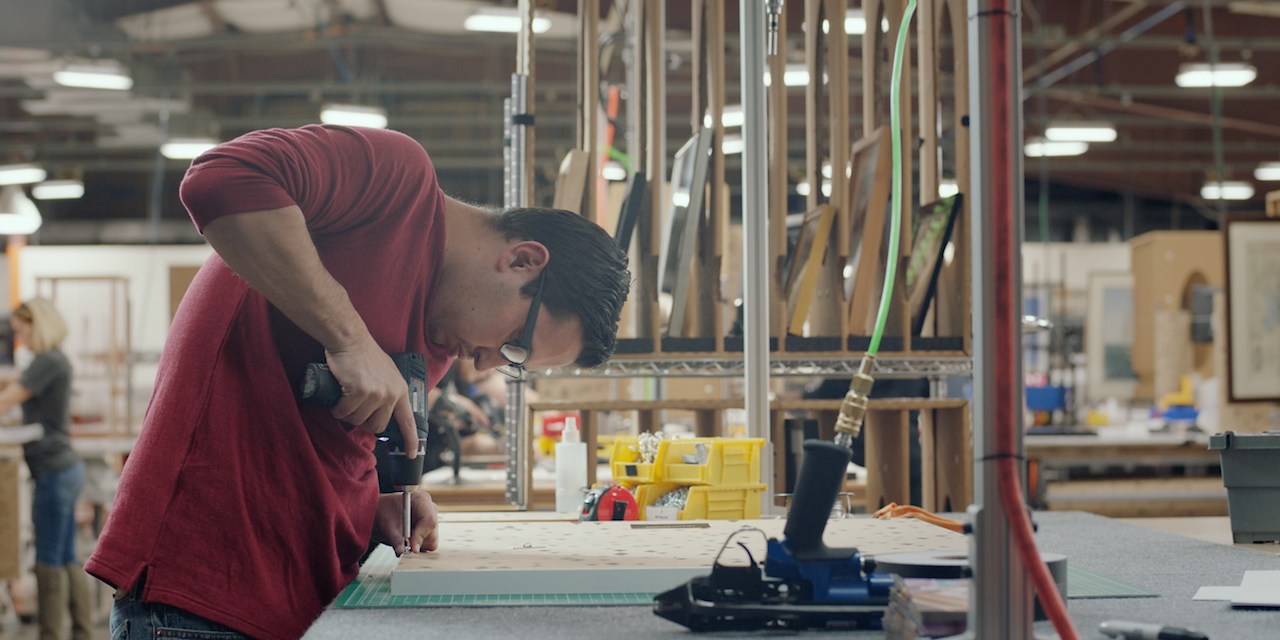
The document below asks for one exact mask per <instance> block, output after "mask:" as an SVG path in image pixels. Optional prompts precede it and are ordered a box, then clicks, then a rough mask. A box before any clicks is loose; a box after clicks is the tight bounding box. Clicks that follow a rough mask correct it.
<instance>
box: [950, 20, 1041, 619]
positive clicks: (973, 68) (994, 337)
mask: <svg viewBox="0 0 1280 640" xmlns="http://www.w3.org/2000/svg"><path fill="white" fill-rule="evenodd" d="M1014 7H1016V5H1014V4H1013V3H1010V2H1009V1H1008V0H969V3H968V17H969V42H970V44H971V46H972V51H971V52H970V56H969V123H970V127H971V137H970V139H971V140H973V141H974V143H975V144H973V145H972V146H971V147H970V155H969V162H970V167H971V168H972V172H973V179H972V181H971V191H972V192H973V193H972V194H971V195H972V201H971V202H972V206H971V209H970V210H971V211H973V212H974V215H973V216H970V224H971V229H972V233H971V236H970V237H972V238H973V255H974V256H976V257H977V258H976V261H977V264H975V268H974V270H973V282H972V284H973V328H974V330H973V334H974V335H973V354H974V358H973V369H974V375H973V390H974V393H973V425H974V452H975V455H974V474H973V475H974V495H975V497H976V499H977V500H978V503H977V504H975V505H974V506H972V507H970V515H971V518H972V521H973V524H974V535H973V537H972V539H971V542H970V545H971V550H970V562H971V565H972V567H973V572H974V581H973V590H972V592H971V596H970V598H969V628H968V631H967V632H966V635H967V636H970V637H973V638H983V640H1022V639H1025V638H1030V637H1032V631H1031V629H1032V622H1033V617H1032V606H1031V584H1030V580H1029V575H1028V573H1027V569H1026V567H1025V566H1024V564H1023V562H1022V561H1021V559H1020V558H1019V557H1018V555H1017V553H1015V550H1014V548H1013V541H1012V535H1011V533H1010V528H1009V524H1008V518H1007V517H1006V514H1005V513H1004V509H1003V507H1002V506H1001V501H1000V494H999V487H998V482H997V477H998V472H997V467H996V465H997V461H998V460H999V456H998V454H999V447H1000V443H999V442H998V441H997V437H996V434H997V433H998V430H999V427H1000V426H1001V423H1002V422H1003V423H1006V424H1004V425H1003V426H1005V427H1006V428H1011V429H1013V431H1014V433H1015V434H1017V435H1016V436H1015V437H1016V439H1017V443H1016V447H1015V452H1014V454H1015V455H1018V456H1020V455H1021V453H1022V450H1023V448H1022V439H1021V433H1022V428H1021V417H1022V411H1021V407H1022V365H1021V363H1022V358H1021V352H1020V350H1019V345H1020V344H1021V337H1022V330H1021V322H1020V319H1021V318H1020V317H1021V308H1020V307H1021V304H1022V290H1021V282H1022V261H1021V255H1020V253H1019V247H1020V242H1021V239H1022V227H1021V222H1022V208H1023V195H1022V191H1023V189H1022V152H1021V149H1022V144H1021V141H1022V135H1021V132H1022V122H1021V116H1020V106H1021V99H1020V97H1019V95H1018V94H1019V85H1020V84H1021V83H1020V82H1017V81H1016V79H1018V78H1021V77H1022V74H1021V43H1020V41H1019V40H1020V38H1019V25H1018V22H1017V20H1018V18H1017V15H1016V14H1015V13H1014ZM1009 421H1012V422H1014V424H1012V425H1009V424H1007V423H1008V422H1009ZM1006 455H1008V454H1006Z"/></svg>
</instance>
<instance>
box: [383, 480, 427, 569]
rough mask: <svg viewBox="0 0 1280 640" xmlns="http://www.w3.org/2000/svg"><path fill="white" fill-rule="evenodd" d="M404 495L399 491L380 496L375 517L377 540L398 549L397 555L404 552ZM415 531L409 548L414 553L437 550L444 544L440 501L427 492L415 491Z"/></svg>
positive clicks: (412, 518) (413, 504)
mask: <svg viewBox="0 0 1280 640" xmlns="http://www.w3.org/2000/svg"><path fill="white" fill-rule="evenodd" d="M403 500H404V498H403V497H402V496H401V494H399V493H384V494H382V495H380V496H378V512H377V513H376V514H374V519H373V541H374V542H380V543H382V544H385V545H387V546H389V547H391V548H392V549H394V550H395V552H396V555H397V556H400V555H402V554H404V552H405V548H404V502H403ZM411 504H412V509H413V514H412V517H411V521H412V522H413V532H412V533H411V534H410V536H409V538H410V544H409V548H410V550H412V551H413V552H414V553H417V552H419V551H435V550H436V547H438V546H439V545H440V539H439V536H438V532H437V529H436V526H437V525H438V524H439V522H438V520H437V518H438V516H437V511H436V503H435V502H434V501H432V500H431V496H430V495H428V494H427V492H425V491H415V492H413V501H412V503H411Z"/></svg>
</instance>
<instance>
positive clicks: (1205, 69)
mask: <svg viewBox="0 0 1280 640" xmlns="http://www.w3.org/2000/svg"><path fill="white" fill-rule="evenodd" d="M1257 77H1258V68H1257V67H1255V66H1253V65H1251V64H1245V63H1243V62H1219V63H1218V64H1217V65H1212V64H1205V63H1200V62H1188V63H1184V64H1183V65H1182V66H1181V67H1178V75H1177V77H1175V78H1174V82H1176V83H1177V84H1178V86H1179V87H1243V86H1244V85H1246V84H1249V83H1250V82H1253V81H1254V79H1255V78H1257Z"/></svg>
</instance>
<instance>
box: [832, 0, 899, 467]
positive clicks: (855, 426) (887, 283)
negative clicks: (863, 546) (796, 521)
mask: <svg viewBox="0 0 1280 640" xmlns="http://www.w3.org/2000/svg"><path fill="white" fill-rule="evenodd" d="M915 9H916V0H909V2H907V8H906V10H905V11H903V12H902V24H900V25H898V41H897V43H896V45H895V47H894V51H893V73H892V74H891V75H892V78H891V79H890V80H889V82H890V83H891V84H890V85H889V102H890V105H889V124H890V129H891V132H892V133H891V134H890V135H891V136H892V138H893V145H892V149H893V155H892V159H893V176H892V179H893V194H892V197H891V199H890V202H891V205H890V207H889V212H890V214H889V218H890V223H889V264H888V265H887V268H886V269H885V272H884V288H883V290H881V292H880V310H879V311H878V312H877V313H876V326H875V330H874V331H872V332H871V344H870V345H869V346H868V347H867V352H866V354H865V355H863V356H862V363H861V364H860V365H858V371H857V372H856V373H854V374H853V379H852V380H851V381H850V383H849V392H848V393H846V394H845V397H844V402H843V403H841V404H840V415H839V417H837V418H836V426H835V431H836V436H835V442H836V444H838V445H841V446H844V447H851V446H853V439H854V438H856V437H858V433H859V432H860V431H862V421H863V419H864V418H865V417H866V413H867V403H868V402H869V401H870V393H871V386H872V385H873V384H875V379H874V378H872V376H871V373H872V371H873V370H874V369H875V362H876V352H877V351H879V350H880V339H881V338H882V337H884V326H885V324H887V322H888V320H889V302H890V301H891V300H892V299H893V279H894V277H896V276H897V275H898V242H899V240H898V238H899V236H900V235H901V234H902V230H901V227H902V216H901V215H899V214H898V209H899V208H900V207H901V206H902V205H901V203H903V202H905V201H906V200H907V196H906V193H904V190H903V186H902V137H901V136H899V135H898V133H899V131H901V130H902V109H901V108H900V106H899V105H900V98H899V93H900V92H899V90H898V85H899V84H900V83H901V81H902V59H903V57H904V52H905V51H906V47H907V31H908V29H909V27H910V25H911V14H912V13H914V12H915Z"/></svg>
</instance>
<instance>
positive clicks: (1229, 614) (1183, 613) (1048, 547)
mask: <svg viewBox="0 0 1280 640" xmlns="http://www.w3.org/2000/svg"><path fill="white" fill-rule="evenodd" d="M1035 518H1036V522H1037V524H1038V525H1039V533H1038V534H1037V539H1038V541H1039V544H1040V547H1041V549H1043V550H1045V551H1052V552H1057V553H1063V554H1066V556H1067V558H1068V562H1069V563H1077V564H1078V565H1079V566H1081V567H1084V568H1087V569H1090V570H1091V571H1094V572H1096V573H1099V574H1102V575H1105V576H1107V577H1109V578H1113V579H1115V580H1119V581H1122V582H1125V583H1128V584H1131V585H1134V586H1137V587H1141V588H1143V589H1146V590H1149V591H1151V592H1154V593H1157V594H1159V597H1155V598H1116V599H1072V600H1069V601H1068V603H1067V608H1068V611H1069V612H1070V614H1071V618H1072V620H1073V621H1074V623H1075V625H1076V628H1077V629H1078V630H1079V632H1080V637H1081V638H1101V637H1102V636H1101V635H1099V634H1098V633H1097V626H1098V623H1100V622H1102V621H1104V620H1129V621H1137V622H1152V623H1161V624H1168V625H1176V626H1191V627H1196V628H1198V629H1200V630H1202V631H1204V632H1206V633H1208V634H1209V636H1210V637H1211V638H1213V639H1214V640H1228V639H1237V638H1270V637H1275V630H1276V621H1277V613H1276V611H1275V610H1274V609H1266V610H1244V609H1240V610H1235V609H1232V608H1231V606H1230V605H1229V604H1228V603H1226V602H1212V601H1193V600H1192V599H1191V597H1192V595H1194V594H1195V592H1196V590H1197V589H1198V588H1199V587H1201V586H1208V585H1238V584H1240V580H1241V578H1242V577H1243V576H1244V572H1245V571H1246V570H1280V557H1276V556H1275V555H1272V554H1268V553H1266V552H1265V551H1266V550H1268V549H1270V548H1271V547H1269V546H1263V545H1259V546H1258V550H1253V549H1248V548H1241V547H1237V546H1227V545H1221V544H1215V543H1213V542H1209V541H1206V540H1200V539H1196V538H1188V537H1183V536H1178V535H1173V534H1169V533H1164V532H1161V531H1156V530H1152V529H1148V528H1146V527H1141V526H1138V525H1135V524H1130V523H1126V522H1122V521H1118V520H1112V519H1109V518H1104V517H1101V516H1095V515H1092V514H1087V513H1079V512H1037V513H1036V516H1035ZM443 533H444V535H446V536H447V535H448V531H447V530H445V531H444V532H443ZM1100 541H1105V543H1102V542H1100ZM1260 551H1262V552H1260ZM1036 629H1037V632H1038V633H1043V634H1048V633H1050V632H1051V630H1052V625H1050V624H1049V623H1047V622H1041V623H1037V625H1036ZM838 634H839V637H849V638H882V637H883V635H884V634H883V632H881V631H860V632H852V633H851V632H838ZM397 635H407V636H408V637H413V638H449V639H450V640H467V639H470V638H485V639H491V638H508V637H510V638H520V639H521V640H530V639H535V638H554V639H555V640H570V639H573V638H583V639H590V640H598V639H601V638H605V639H608V640H615V639H618V638H654V637H657V638H663V637H665V638H687V639H691V638H694V637H695V636H694V634H692V633H691V632H689V631H687V630H686V629H684V628H683V627H680V626H678V625H676V624H673V623H671V622H668V621H666V620H663V619H661V618H659V617H658V616H656V615H654V614H653V613H652V611H651V610H650V608H649V607H647V606H619V607H491V608H474V607H452V608H403V609H337V608H331V609H329V610H327V611H325V612H324V614H323V615H321V616H320V618H319V619H318V620H317V621H316V622H315V624H314V625H313V626H312V627H311V629H310V630H309V631H308V632H307V634H306V635H305V636H304V637H305V638H306V640H339V639H342V640H345V639H347V638H355V637H366V638H383V637H397ZM769 635H776V632H774V633H773V634H769V633H766V632H753V633H732V632H728V633H717V634H715V635H714V636H706V637H708V638H711V637H714V638H728V637H765V636H769ZM815 635H823V636H825V637H835V636H836V635H837V634H836V633H834V632H833V633H822V634H815Z"/></svg>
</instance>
